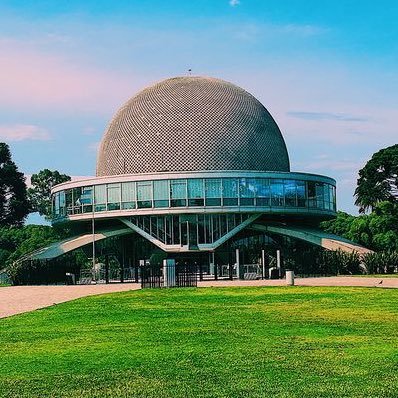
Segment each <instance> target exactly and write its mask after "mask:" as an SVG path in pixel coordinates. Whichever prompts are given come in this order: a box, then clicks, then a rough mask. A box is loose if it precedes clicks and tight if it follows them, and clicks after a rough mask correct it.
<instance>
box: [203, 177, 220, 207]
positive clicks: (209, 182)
mask: <svg viewBox="0 0 398 398" xmlns="http://www.w3.org/2000/svg"><path fill="white" fill-rule="evenodd" d="M205 192H206V206H221V179H220V178H209V179H206V180H205Z"/></svg>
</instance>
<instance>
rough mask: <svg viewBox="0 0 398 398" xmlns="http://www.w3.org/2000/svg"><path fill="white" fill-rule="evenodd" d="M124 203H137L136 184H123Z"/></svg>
mask: <svg viewBox="0 0 398 398" xmlns="http://www.w3.org/2000/svg"><path fill="white" fill-rule="evenodd" d="M122 202H135V182H123V183H122Z"/></svg>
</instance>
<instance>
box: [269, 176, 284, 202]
mask: <svg viewBox="0 0 398 398" xmlns="http://www.w3.org/2000/svg"><path fill="white" fill-rule="evenodd" d="M271 205H272V206H284V196H283V180H271Z"/></svg>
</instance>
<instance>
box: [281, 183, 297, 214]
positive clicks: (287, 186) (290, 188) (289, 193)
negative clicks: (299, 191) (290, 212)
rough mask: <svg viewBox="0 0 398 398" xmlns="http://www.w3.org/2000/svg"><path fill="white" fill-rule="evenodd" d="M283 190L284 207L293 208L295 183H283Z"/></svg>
mask: <svg viewBox="0 0 398 398" xmlns="http://www.w3.org/2000/svg"><path fill="white" fill-rule="evenodd" d="M284 190H285V206H290V207H295V206H297V203H296V181H295V180H285V182H284Z"/></svg>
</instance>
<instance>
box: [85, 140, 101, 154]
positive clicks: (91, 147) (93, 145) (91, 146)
mask: <svg viewBox="0 0 398 398" xmlns="http://www.w3.org/2000/svg"><path fill="white" fill-rule="evenodd" d="M99 145H100V142H99V141H97V142H92V143H90V144H89V146H88V149H89V151H92V152H97V151H98V148H99Z"/></svg>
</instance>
